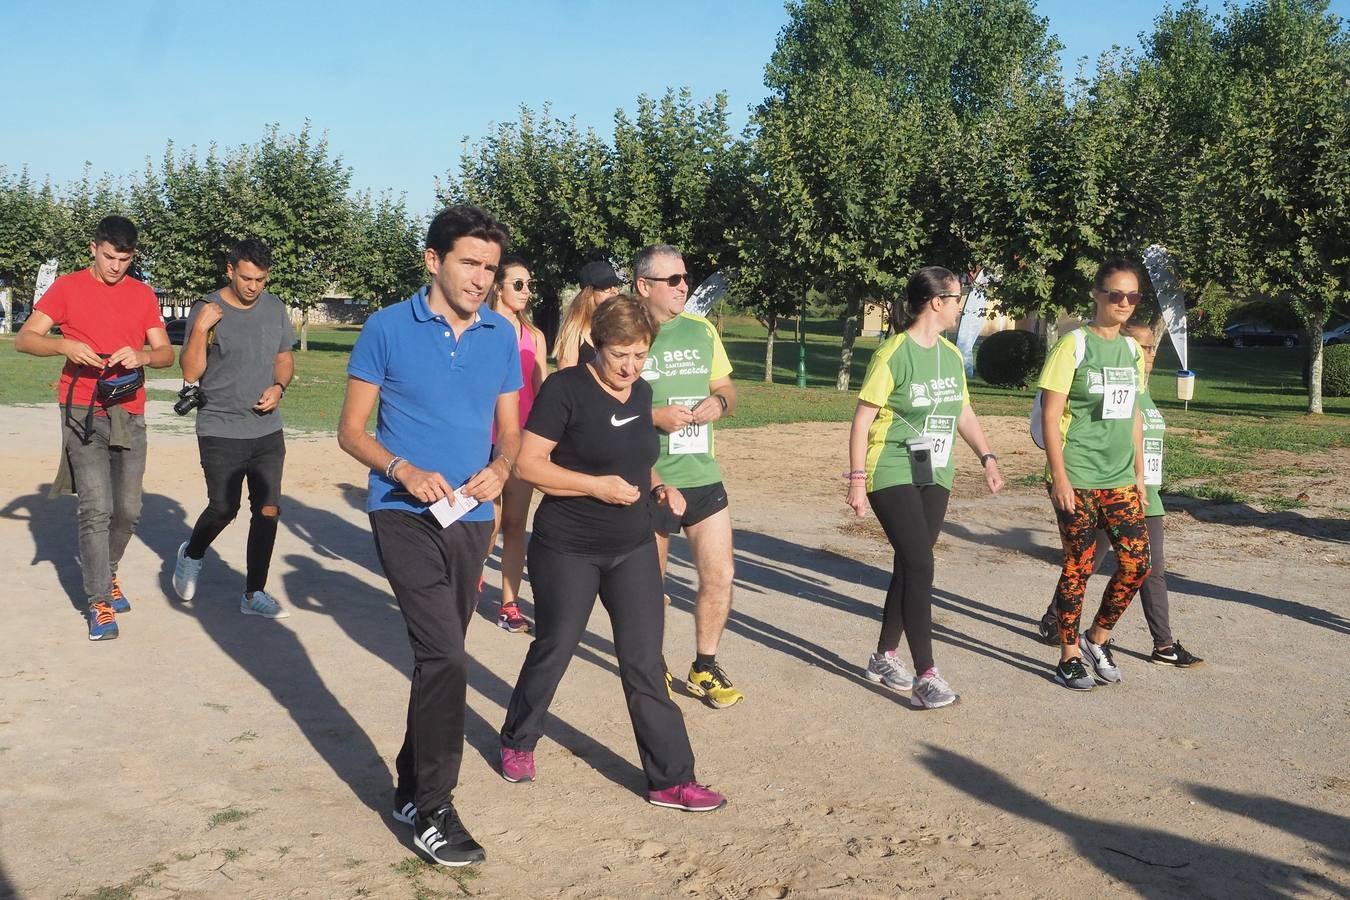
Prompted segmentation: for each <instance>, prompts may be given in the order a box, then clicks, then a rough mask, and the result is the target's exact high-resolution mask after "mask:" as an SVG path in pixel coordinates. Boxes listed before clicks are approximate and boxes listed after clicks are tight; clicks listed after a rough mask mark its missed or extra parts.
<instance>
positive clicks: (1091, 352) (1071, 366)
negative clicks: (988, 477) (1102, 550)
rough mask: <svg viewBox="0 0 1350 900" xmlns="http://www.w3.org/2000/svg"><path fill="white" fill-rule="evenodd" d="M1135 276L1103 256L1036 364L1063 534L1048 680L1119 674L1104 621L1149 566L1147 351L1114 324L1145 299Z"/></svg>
mask: <svg viewBox="0 0 1350 900" xmlns="http://www.w3.org/2000/svg"><path fill="white" fill-rule="evenodd" d="M1142 280H1143V279H1142V273H1141V271H1140V269H1139V266H1138V265H1136V264H1135V263H1133V262H1131V261H1130V260H1127V259H1120V258H1117V259H1110V260H1107V261H1106V262H1104V263H1102V265H1101V266H1100V267H1099V268H1098V269H1097V275H1096V277H1095V278H1094V279H1093V282H1092V296H1093V299H1094V301H1095V302H1096V315H1095V316H1094V318H1093V320H1092V321H1091V322H1089V323H1088V324H1087V325H1085V326H1084V327H1082V328H1080V329H1077V330H1075V331H1073V332H1070V333H1069V334H1066V335H1064V337H1062V338H1061V339H1060V340H1059V342H1058V343H1057V344H1055V346H1054V349H1052V350H1051V351H1050V355H1049V356H1048V357H1046V360H1045V367H1044V368H1043V369H1042V370H1041V380H1040V388H1041V403H1042V407H1041V413H1040V425H1041V429H1042V431H1043V433H1044V445H1045V455H1046V461H1047V465H1046V477H1047V482H1048V483H1047V485H1046V487H1047V488H1048V490H1049V492H1050V502H1051V503H1052V504H1053V505H1054V508H1055V518H1056V519H1057V521H1058V523H1059V534H1060V539H1061V540H1062V541H1063V544H1064V565H1063V568H1062V570H1061V572H1060V576H1059V583H1058V585H1057V586H1056V588H1055V610H1056V612H1057V613H1058V615H1059V644H1060V660H1059V665H1058V666H1057V667H1056V668H1055V681H1056V682H1057V683H1059V684H1061V685H1063V686H1064V687H1066V688H1069V689H1070V690H1075V691H1088V690H1091V689H1092V688H1093V687H1095V686H1096V683H1097V681H1101V682H1102V683H1104V684H1116V683H1119V681H1120V680H1121V674H1120V668H1119V667H1118V666H1116V663H1115V659H1114V658H1113V657H1112V654H1111V647H1110V639H1111V629H1112V628H1114V627H1115V625H1116V622H1117V621H1118V620H1119V619H1120V616H1121V614H1122V613H1123V612H1125V609H1126V607H1128V606H1129V605H1130V601H1131V600H1133V599H1134V595H1135V593H1136V592H1138V590H1139V586H1140V584H1142V583H1143V581H1144V576H1146V575H1147V574H1148V566H1149V546H1148V532H1147V530H1146V529H1145V526H1144V504H1143V499H1144V496H1145V489H1144V453H1143V419H1142V417H1141V414H1140V411H1139V390H1140V388H1142V387H1143V385H1144V357H1143V354H1142V353H1140V352H1139V345H1138V344H1137V343H1136V342H1135V340H1134V339H1133V338H1131V337H1129V336H1128V335H1125V334H1122V333H1121V326H1123V325H1124V324H1125V323H1126V322H1128V321H1129V320H1130V317H1131V316H1132V315H1133V314H1134V310H1135V307H1136V306H1138V305H1139V301H1140V299H1142V294H1141V293H1140V290H1139V286H1140V283H1141V282H1142ZM1098 529H1100V530H1102V531H1105V532H1106V535H1107V537H1108V538H1109V539H1110V541H1111V546H1112V547H1114V548H1115V550H1116V562H1117V568H1116V572H1115V574H1114V575H1112V576H1111V580H1110V581H1109V582H1107V585H1106V590H1105V592H1103V594H1102V602H1101V606H1100V607H1098V609H1097V616H1096V618H1095V619H1093V621H1092V627H1091V628H1089V629H1088V630H1087V631H1086V632H1084V633H1083V634H1079V633H1078V628H1079V624H1078V623H1079V618H1080V617H1081V615H1082V611H1083V595H1084V594H1085V593H1086V591H1087V580H1088V576H1090V575H1091V574H1092V569H1093V565H1094V562H1095V559H1096V548H1097V530H1098Z"/></svg>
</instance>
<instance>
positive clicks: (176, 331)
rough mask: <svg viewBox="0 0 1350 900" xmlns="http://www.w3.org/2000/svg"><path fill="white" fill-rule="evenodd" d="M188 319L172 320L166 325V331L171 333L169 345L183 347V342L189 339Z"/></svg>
mask: <svg viewBox="0 0 1350 900" xmlns="http://www.w3.org/2000/svg"><path fill="white" fill-rule="evenodd" d="M187 322H188V320H187V319H170V320H169V321H167V322H165V323H164V330H165V331H167V332H168V333H169V343H170V344H173V345H174V346H175V347H181V346H183V341H185V340H186V339H187Z"/></svg>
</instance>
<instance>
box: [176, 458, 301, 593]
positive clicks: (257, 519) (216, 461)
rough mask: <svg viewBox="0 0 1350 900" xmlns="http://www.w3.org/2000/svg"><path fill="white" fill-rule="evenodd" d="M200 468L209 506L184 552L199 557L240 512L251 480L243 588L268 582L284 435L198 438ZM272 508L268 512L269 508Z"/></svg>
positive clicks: (278, 512)
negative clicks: (245, 491)
mask: <svg viewBox="0 0 1350 900" xmlns="http://www.w3.org/2000/svg"><path fill="white" fill-rule="evenodd" d="M197 449H198V450H199V451H200V453H201V460H202V471H203V472H205V473H206V509H204V510H202V514H201V515H200V516H198V517H197V524H196V525H195V526H193V529H192V537H191V538H190V539H189V540H188V546H187V550H186V551H185V555H186V556H188V557H189V558H190V559H201V558H202V557H203V556H205V555H206V548H207V547H210V546H211V542H212V541H214V540H215V539H216V538H217V537H218V536H219V535H220V533H221V532H222V531H224V530H225V526H226V525H229V524H230V523H231V522H233V521H234V517H235V516H236V515H237V514H238V513H239V500H240V497H241V495H242V493H243V489H244V482H245V481H247V482H248V506H249V510H250V512H251V513H252V515H251V517H250V518H249V522H248V551H247V560H248V575H247V577H246V579H245V586H244V590H245V592H247V593H250V594H251V593H253V592H254V591H261V590H263V589H264V588H265V587H266V586H267V571H268V569H270V568H271V566H272V548H273V547H274V546H275V545H276V542H277V517H278V516H280V515H281V506H280V504H281V470H282V467H283V464H284V463H285V462H286V439H285V438H284V437H283V436H282V434H281V432H280V431H274V432H272V433H271V434H265V435H263V436H262V437H260V438H222V437H206V436H203V435H199V436H198V437H197ZM269 510H270V514H269V512H268V511H269Z"/></svg>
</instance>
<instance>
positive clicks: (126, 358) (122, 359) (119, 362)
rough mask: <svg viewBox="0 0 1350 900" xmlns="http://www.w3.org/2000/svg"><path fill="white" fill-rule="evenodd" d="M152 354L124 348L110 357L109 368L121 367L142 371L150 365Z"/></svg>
mask: <svg viewBox="0 0 1350 900" xmlns="http://www.w3.org/2000/svg"><path fill="white" fill-rule="evenodd" d="M149 362H150V354H149V353H146V352H144V351H142V350H132V349H131V348H130V347H123V348H121V349H120V350H118V351H117V352H116V353H114V354H113V355H112V356H109V357H108V363H107V365H108V368H110V369H111V368H112V367H113V366H121V367H122V368H124V369H140V368H143V367H144V366H146V365H147V364H149Z"/></svg>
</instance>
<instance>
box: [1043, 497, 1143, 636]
mask: <svg viewBox="0 0 1350 900" xmlns="http://www.w3.org/2000/svg"><path fill="white" fill-rule="evenodd" d="M1073 495H1074V510H1073V512H1071V513H1066V512H1061V511H1060V510H1055V517H1056V518H1057V519H1058V520H1059V535H1060V537H1061V538H1062V539H1063V541H1064V569H1063V571H1061V572H1060V575H1059V584H1058V585H1057V586H1056V587H1055V609H1056V611H1057V612H1058V613H1059V640H1060V643H1061V644H1064V645H1070V644H1076V643H1078V627H1079V626H1078V621H1079V619H1080V618H1081V617H1082V614H1083V595H1084V594H1085V593H1086V592H1087V581H1088V577H1089V576H1090V575H1092V569H1093V564H1094V562H1095V557H1096V555H1097V535H1096V531H1097V529H1101V530H1102V531H1105V532H1106V536H1107V537H1108V538H1109V539H1110V541H1111V546H1112V547H1114V548H1115V550H1116V559H1117V560H1118V561H1119V563H1120V565H1119V568H1118V569H1117V570H1116V574H1115V575H1112V576H1111V580H1110V581H1109V582H1107V584H1106V591H1105V592H1104V593H1103V594H1102V605H1101V606H1100V607H1098V609H1097V618H1096V619H1094V620H1093V624H1094V625H1096V626H1097V627H1098V628H1103V629H1106V630H1108V631H1109V630H1111V629H1112V628H1114V627H1115V625H1116V621H1117V620H1118V619H1119V618H1120V616H1121V613H1123V612H1125V609H1126V608H1127V607H1128V606H1129V605H1130V601H1131V600H1133V599H1134V595H1135V594H1136V593H1137V592H1138V591H1139V586H1140V585H1141V584H1143V583H1144V578H1145V576H1147V575H1148V566H1149V561H1148V560H1149V548H1148V530H1147V529H1146V528H1145V525H1144V507H1143V504H1141V503H1140V502H1139V499H1140V498H1139V490H1138V489H1137V488H1134V487H1123V488H1100V489H1082V490H1079V489H1077V488H1075V489H1074V492H1073Z"/></svg>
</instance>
